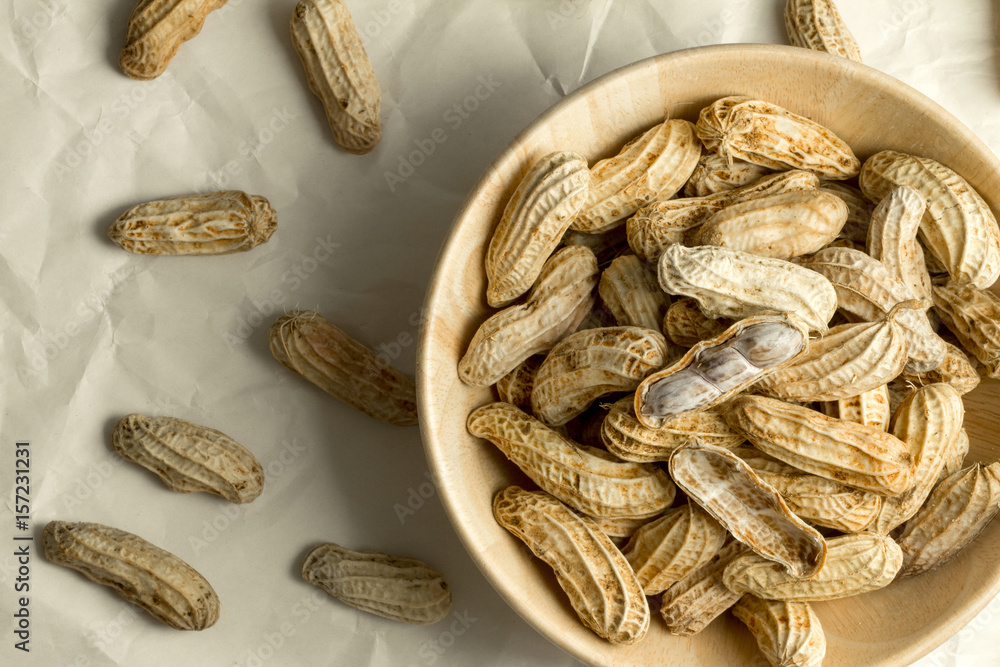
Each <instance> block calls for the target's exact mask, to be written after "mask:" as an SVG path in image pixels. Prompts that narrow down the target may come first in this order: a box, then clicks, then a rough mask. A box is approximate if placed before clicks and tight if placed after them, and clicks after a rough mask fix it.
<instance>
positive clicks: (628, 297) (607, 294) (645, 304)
mask: <svg viewBox="0 0 1000 667" xmlns="http://www.w3.org/2000/svg"><path fill="white" fill-rule="evenodd" d="M597 293H598V294H599V295H600V296H601V303H603V304H604V307H605V308H607V309H608V310H609V311H610V312H611V316H612V317H614V318H615V321H616V322H617V323H618V324H619V325H621V326H628V327H643V328H646V329H653V330H654V331H659V329H660V323H661V322H662V321H663V316H664V314H665V313H666V312H667V308H668V307H669V306H670V297H669V296H667V295H666V294H665V293H664V292H663V290H661V289H660V284H659V282H657V280H656V271H653V270H650V267H648V266H646V265H645V264H644V263H643V262H642V260H641V259H639V258H638V257H636V256H635V255H623V256H622V257H618V258H616V259H614V260H612V261H611V264H610V265H609V266H608V268H606V269H604V272H603V273H602V274H601V281H600V282H599V283H598V285H597Z"/></svg>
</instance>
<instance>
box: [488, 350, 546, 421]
mask: <svg viewBox="0 0 1000 667" xmlns="http://www.w3.org/2000/svg"><path fill="white" fill-rule="evenodd" d="M544 360H545V356H544V355H541V354H536V355H534V356H531V357H528V358H527V359H525V360H524V361H523V362H521V363H520V364H518V366H517V368H515V369H514V370H512V371H511V372H510V373H507V375H504V376H503V377H502V378H500V379H499V380H497V393H498V394H499V395H500V400H501V401H503V402H504V403H510V404H511V405H514V406H516V407H518V408H520V409H522V410H525V411H529V412H530V411H531V388H532V387H533V386H534V385H535V373H537V372H538V367H539V366H541V365H542V361H544Z"/></svg>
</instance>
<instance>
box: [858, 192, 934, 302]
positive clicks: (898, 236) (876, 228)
mask: <svg viewBox="0 0 1000 667" xmlns="http://www.w3.org/2000/svg"><path fill="white" fill-rule="evenodd" d="M926 208H927V206H926V203H925V202H924V198H923V197H922V196H921V195H920V193H919V192H917V191H916V190H914V189H913V188H911V187H909V186H906V185H901V186H899V187H896V188H893V189H892V190H890V191H889V194H887V195H886V196H885V197H884V198H883V199H882V201H881V202H879V204H878V206H876V207H875V210H874V211H873V212H872V216H871V224H870V225H869V227H868V238H867V239H866V241H865V245H866V250H867V251H868V254H869V255H871V256H872V258H873V259H877V260H878V261H880V262H882V266H884V267H885V268H886V269H887V270H888V271H889V273H891V274H892V275H893V276H894V277H895V278H897V279H898V280H899V281H900V282H902V283H903V284H904V285H906V286H907V287H909V288H910V290H911V291H912V292H913V295H914V296H915V297H916V298H918V299H930V298H931V276H930V274H929V273H928V272H927V263H926V262H925V261H924V251H923V248H921V246H920V243H918V242H917V230H918V229H919V228H920V221H921V220H922V219H923V217H924V211H925V210H926Z"/></svg>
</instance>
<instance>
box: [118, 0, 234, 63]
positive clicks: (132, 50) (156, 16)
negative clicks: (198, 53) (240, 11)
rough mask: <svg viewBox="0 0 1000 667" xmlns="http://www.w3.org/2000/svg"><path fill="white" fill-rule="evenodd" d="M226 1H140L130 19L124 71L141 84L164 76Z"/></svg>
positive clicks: (120, 61) (124, 54)
mask: <svg viewBox="0 0 1000 667" xmlns="http://www.w3.org/2000/svg"><path fill="white" fill-rule="evenodd" d="M225 4H226V0H139V2H138V3H137V4H136V6H135V8H134V9H132V14H131V16H129V18H128V29H127V31H126V33H125V46H124V47H122V52H121V55H120V56H119V57H118V65H119V66H120V67H121V69H122V72H124V73H125V74H126V75H128V76H129V77H131V78H133V79H137V80H139V81H149V80H151V79H155V78H156V77H158V76H160V75H161V74H163V72H165V71H166V69H167V66H168V65H169V64H170V61H171V60H172V59H173V57H174V55H176V54H177V49H179V48H180V47H181V44H183V43H184V42H186V41H188V40H189V39H192V38H194V37H195V36H196V35H197V34H198V33H199V32H201V28H202V26H203V25H204V24H205V19H206V18H208V15H209V14H211V13H212V12H214V11H215V10H216V9H219V8H220V7H222V6H223V5H225Z"/></svg>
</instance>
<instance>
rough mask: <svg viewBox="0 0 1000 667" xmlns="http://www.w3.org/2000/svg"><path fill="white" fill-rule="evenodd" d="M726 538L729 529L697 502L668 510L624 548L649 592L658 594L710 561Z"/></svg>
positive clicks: (623, 551)
mask: <svg viewBox="0 0 1000 667" xmlns="http://www.w3.org/2000/svg"><path fill="white" fill-rule="evenodd" d="M725 542H726V529H725V528H723V526H722V524H720V523H719V522H718V521H716V520H715V519H713V518H712V517H711V516H710V515H709V514H708V513H707V512H705V510H703V509H701V508H700V507H698V506H697V505H695V504H693V503H687V504H685V505H682V506H681V507H676V508H674V509H670V510H667V512H666V514H664V515H663V516H662V517H660V518H659V519H656V520H655V521H652V522H650V523H647V524H646V525H644V526H642V527H641V528H639V529H638V530H637V531H636V532H635V533H634V534H633V535H632V539H630V540H629V542H628V544H627V545H626V546H625V548H624V549H622V553H623V554H624V555H625V559H626V560H627V561H628V562H629V565H631V566H632V570H633V571H634V572H635V575H636V577H637V578H638V579H639V583H640V584H641V585H642V590H643V592H644V593H645V594H646V595H657V594H659V593H662V592H663V591H665V590H666V589H668V588H670V586H672V585H673V584H674V583H675V582H677V580H678V579H680V578H681V577H683V576H684V575H686V574H687V573H689V572H691V571H692V570H694V569H695V568H697V567H699V566H701V565H702V564H704V563H707V562H708V561H709V560H710V559H711V558H712V556H714V555H715V554H717V553H718V552H719V549H721V548H722V545H723V544H725Z"/></svg>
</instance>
